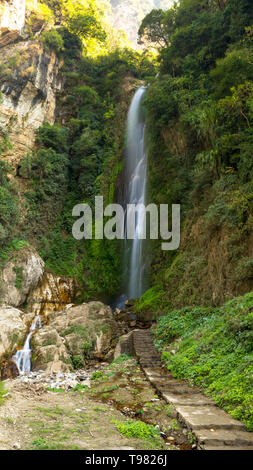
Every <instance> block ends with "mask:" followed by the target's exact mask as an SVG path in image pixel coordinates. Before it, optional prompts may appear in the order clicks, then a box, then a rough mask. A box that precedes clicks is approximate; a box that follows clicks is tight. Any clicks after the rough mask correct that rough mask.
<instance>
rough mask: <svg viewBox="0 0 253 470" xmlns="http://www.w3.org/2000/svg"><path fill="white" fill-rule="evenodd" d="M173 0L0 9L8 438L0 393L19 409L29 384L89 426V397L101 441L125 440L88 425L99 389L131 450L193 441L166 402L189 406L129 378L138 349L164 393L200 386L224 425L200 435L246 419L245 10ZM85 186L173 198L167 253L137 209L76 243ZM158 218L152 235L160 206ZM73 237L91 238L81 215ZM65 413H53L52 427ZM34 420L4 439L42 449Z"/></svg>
mask: <svg viewBox="0 0 253 470" xmlns="http://www.w3.org/2000/svg"><path fill="white" fill-rule="evenodd" d="M171 3H172V2H170V1H168V2H166V1H163V2H158V1H157V2H154V1H146V2H144V3H143V2H132V1H131V2H130V1H125V0H124V1H123V0H122V1H120V0H119V1H116V0H115V1H111V2H107V1H103V2H99V1H96V0H91V1H86V0H76V1H74V0H69V1H67V2H66V1H65V0H53V1H51V0H42V1H38V2H37V1H35V2H33V1H32V2H30V1H26V2H24V1H23V0H20V1H18V0H15V1H12V0H10V1H2V2H1V4H0V7H1V8H0V28H1V31H0V32H1V35H0V90H1V95H0V98H1V100H0V370H1V379H2V381H0V431H2V430H5V431H4V432H5V436H7V437H6V439H7V440H6V442H8V445H7V444H6V446H7V448H10V447H11V446H12V444H10V443H11V437H10V436H11V430H10V429H9V431H8V429H7V428H8V426H7V424H6V423H7V421H6V420H5V418H6V416H7V418H8V417H9V415H8V413H9V412H10V413H11V411H10V410H14V411H13V413H14V414H15V406H14V404H13V400H14V397H15V396H17V397H19V398H18V399H17V410H19V411H18V413H19V415H18V416H19V417H20V416H21V414H22V412H21V410H22V406H21V401H22V400H24V397H25V396H26V395H25V394H26V393H27V394H28V395H29V394H30V398H31V401H32V400H35V401H34V402H33V405H32V404H31V409H30V411H31V410H32V409H33V407H34V406H35V407H37V408H39V403H38V402H37V401H36V400H37V399H36V398H35V395H36V393H37V392H36V390H37V391H38V394H40V393H41V397H42V400H44V401H43V403H44V406H45V408H46V401H47V399H48V400H49V401H50V403H51V405H52V408H53V409H54V411H53V412H52V413H53V415H54V419H55V414H56V411H57V409H58V408H56V411H55V406H57V407H61V400H63V401H65V404H68V406H70V407H71V401H73V403H76V407H77V409H81V410H82V408H83V407H84V408H85V406H86V405H85V403H84V402H85V400H87V403H88V404H87V407H88V408H89V413H90V415H89V417H88V418H87V416H86V418H87V419H88V422H89V423H90V422H92V423H95V424H96V419H94V414H92V413H93V411H94V410H93V408H95V407H100V409H99V410H97V411H95V412H94V413H95V416H96V413H100V414H99V420H100V421H99V423H102V424H101V426H102V427H101V429H103V433H104V434H105V433H106V428H107V427H108V429H110V432H111V433H112V435H113V433H114V435H115V432H116V433H118V434H117V436H121V438H122V441H124V446H125V447H127V442H128V441H127V439H128V437H126V436H127V434H124V432H128V431H129V429H127V431H126V429H125V428H124V429H123V431H124V432H123V431H122V426H121V425H119V424H117V425H116V424H115V423H114V424H113V426H112V423H110V422H109V421H106V419H107V418H105V417H104V418H103V413H105V412H103V410H102V411H101V407H103V406H105V407H108V408H106V410H107V412H108V413H107V414H108V416H109V415H110V413H109V412H110V411H112V410H110V406H111V404H110V401H112V402H113V407H114V412H115V413H116V414H115V416H116V418H115V416H114V415H113V416H110V419H116V421H117V420H119V421H120V420H121V419H123V420H124V425H125V426H128V425H129V423H128V420H130V421H131V420H133V421H134V423H132V421H131V422H130V424H131V425H133V426H137V427H138V426H139V427H140V429H141V431H140V430H139V428H138V430H139V431H140V434H141V435H142V436H143V434H142V432H143V433H144V434H145V433H146V432H147V435H148V436H149V437H148V438H147V441H145V439H144V440H141V441H138V439H137V440H134V441H131V444H130V445H133V447H134V448H136V449H139V448H142V449H143V448H145V442H146V445H147V446H149V449H151V450H152V449H164V446H166V445H167V444H168V443H169V442H170V440H169V439H168V438H169V437H172V438H174V441H173V439H172V440H171V442H174V444H172V448H173V450H175V449H182V448H183V447H184V446H186V448H187V449H190V448H192V446H194V445H195V446H196V447H197V448H203V446H202V444H201V439H200V441H199V440H198V439H197V438H196V436H195V438H194V432H193V431H194V429H193V427H191V426H190V427H189V426H188V427H187V428H186V429H185V430H184V428H182V427H181V424H180V422H178V416H179V415H178V413H179V412H178V411H175V410H177V408H175V403H176V406H179V407H180V406H181V407H182V406H184V405H185V406H186V407H187V406H194V404H193V402H194V401H195V398H194V400H192V401H191V399H190V398H189V397H186V396H185V394H182V393H181V395H184V400H185V402H184V403H179V404H178V403H177V399H179V401H180V397H176V398H175V397H174V396H172V395H173V394H172V393H171V390H170V395H169V396H170V397H172V399H173V400H174V401H173V402H172V401H171V402H166V400H165V401H164V399H163V398H161V397H160V395H159V397H158V398H156V397H155V396H154V395H156V393H155V390H154V389H153V388H152V387H153V385H152V380H151V381H149V378H148V377H149V376H148V373H147V374H146V372H145V374H146V375H145V374H144V372H143V370H144V369H145V368H146V369H148V368H149V366H150V362H149V364H148V366H147V361H151V359H152V358H151V359H148V358H149V357H150V354H151V353H150V351H152V354H151V356H152V357H153V361H154V365H153V366H152V365H151V369H152V368H153V369H155V364H159V367H158V368H159V373H160V366H161V364H160V356H161V358H162V362H163V364H162V366H161V367H162V369H164V370H166V374H169V375H166V374H165V375H166V378H165V377H162V379H161V383H163V381H164V382H166V381H167V380H168V383H169V381H171V383H172V382H173V381H174V382H175V384H176V385H175V387H176V389H177V390H178V391H179V392H180V390H184V391H185V390H186V391H187V390H188V388H187V387H188V386H186V384H187V383H188V385H189V386H190V387H191V386H194V387H199V392H198V393H201V394H203V396H202V395H201V396H199V395H198V393H197V392H196V400H197V398H198V399H199V400H200V402H201V403H202V404H201V406H202V405H203V407H205V406H209V401H208V400H209V399H210V400H212V404H211V405H210V406H213V407H216V408H218V411H220V412H221V411H222V413H223V412H224V413H225V412H226V413H225V414H228V415H229V416H230V417H231V419H233V420H235V421H236V423H237V424H235V423H234V422H233V424H232V426H234V428H233V429H232V434H233V435H232V437H231V435H230V434H229V436H228V435H227V434H226V433H225V431H224V430H223V431H224V432H223V431H222V433H221V434H222V435H221V434H220V433H218V434H219V436H217V442H218V444H217V442H216V441H215V440H212V442H214V446H216V445H218V447H219V446H220V445H221V442H222V445H223V444H224V442H225V444H224V445H225V446H228V447H229V442H232V441H233V442H234V443H235V437H234V432H235V428H236V427H238V429H237V431H238V432H241V427H240V426H244V428H243V432H246V429H247V431H248V432H250V431H252V429H253V422H252V395H253V392H252V387H253V384H252V344H253V341H252V312H253V293H252V288H253V271H252V267H253V262H252V259H253V243H252V241H253V235H252V234H253V231H252V228H253V222H252V220H253V218H252V217H253V216H252V214H253V212H252V184H253V181H252V174H253V166H252V151H253V137H252V135H253V131H252V129H253V108H252V96H253V66H252V63H253V45H252V44H253V42H252V41H253V39H252V38H253V31H252V24H253V5H252V2H251V1H250V0H227V1H225V0H224V1H216V0H213V1H212V2H206V1H204V0H181V1H179V2H177V4H175V5H172V4H171ZM110 4H111V6H110ZM153 7H155V9H154V10H152V8H153ZM111 8H112V9H111ZM125 11H128V13H129V15H128V16H127V15H125V14H124V21H125V23H126V25H125V28H124V29H125V33H124V34H123V33H121V32H120V30H121V29H122V25H123V26H124V22H123V23H121V21H119V18H121V14H122V12H123V13H124V12H125ZM110 18H111V19H110ZM112 18H113V19H112ZM121 20H122V18H121ZM116 23H117V25H116ZM113 25H114V26H115V25H116V26H117V27H113ZM118 26H119V27H118ZM138 28H139V31H138V32H137V30H138ZM126 34H127V35H129V37H128V39H127V38H126ZM137 36H138V41H137ZM129 38H130V39H131V41H132V44H131V43H129ZM137 42H139V43H140V44H141V47H139V46H138V44H137ZM96 198H103V201H104V207H106V206H108V205H111V204H117V203H118V204H120V205H121V206H122V207H123V208H124V210H125V211H126V209H127V205H128V204H145V205H147V204H149V203H152V204H154V205H156V206H157V207H161V206H165V205H167V206H168V207H169V208H170V207H172V208H173V207H180V208H181V229H180V231H179V230H178V231H179V232H180V233H179V236H178V237H175V240H176V242H175V244H176V245H177V246H176V247H174V248H175V249H172V250H169V249H168V250H167V249H161V244H162V238H163V237H162V234H161V233H159V238H158V239H151V240H142V239H139V238H138V236H137V235H138V234H140V233H141V232H142V231H143V225H144V222H145V220H144V219H145V218H144V217H141V216H139V218H138V217H137V225H136V237H135V238H134V239H133V240H127V239H126V238H127V237H126V234H125V237H124V238H125V239H123V240H118V239H116V238H115V239H107V238H106V237H101V238H99V237H97V238H96V237H90V239H84V238H83V237H82V238H81V237H80V238H79V239H77V238H75V237H73V234H72V226H73V215H72V211H73V208H74V207H76V206H77V205H80V204H87V205H88V206H89V207H90V208H91V210H92V211H93V210H94V209H95V203H94V201H96ZM107 217H108V215H107ZM168 217H169V221H168V230H169V227H170V226H172V227H173V225H174V223H173V212H172V213H171V214H170V211H169V214H168ZM90 229H91V234H95V232H96V225H95V221H94V220H92V222H91V227H90ZM168 230H167V232H168ZM160 235H161V236H160ZM180 237H181V241H180V245H179V238H180ZM38 319H40V320H38ZM40 321H41V323H40ZM150 335H152V336H150ZM138 338H139V340H137V339H138ZM153 343H154V344H155V348H156V350H153ZM142 346H143V350H142ZM138 348H139V349H138ZM145 348H146V349H145ZM138 350H140V351H141V353H140V354H139V355H138V353H137V352H138ZM149 353H150V354H149ZM158 355H159V358H158ZM142 356H143V357H142ZM13 357H14V358H15V360H14V362H13ZM26 359H27V360H28V362H26ZM30 360H31V370H30ZM15 361H16V362H15ZM141 361H142V362H141ZM145 361H146V362H145ZM140 364H144V365H142V368H141V367H140ZM128 370H129V371H130V372H131V374H132V375H133V380H132V379H131V377H130V375H131V374H129V373H128ZM136 370H138V373H137V372H136V373H135V371H136ZM20 372H21V375H20V376H19V373H20ZM61 374H62V375H63V377H61ZM71 374H73V375H71ZM168 377H170V378H168ZM151 378H152V375H151ZM82 381H83V385H82ZM138 381H139V383H138ZM174 382H173V383H174ZM160 385H161V384H160ZM167 385H168V384H167V382H166V386H167ZM5 386H6V387H10V389H12V390H13V392H12V394H13V397H12V398H10V402H9V403H11V405H8V396H7V397H5V394H6V393H8V392H6V391H4V387H5ZM168 386H169V385H168ZM173 386H174V385H173ZM181 386H182V389H181V388H180V387H181ZM12 387H13V388H12ZM26 387H27V388H26ZM29 387H31V389H30V388H29ZM127 387H129V388H127ZM170 387H172V385H170ZM160 388H161V390H164V389H163V387H162V386H161V387H160ZM59 390H60V391H61V392H62V395H61V393H58V392H59ZM194 390H195V389H194ZM79 392H80V396H79V395H78V394H79ZM179 392H178V394H179V395H180V393H179ZM75 393H77V394H75ZM187 393H188V392H187ZM187 393H186V394H187ZM68 394H69V395H68ZM44 395H45V396H44ZM2 396H3V397H4V398H3V399H1V397H2ZM38 396H39V395H38ZM61 396H62V398H61ZM145 397H147V398H145ZM79 398H80V400H79ZM19 399H20V402H19ZM181 399H182V397H181ZM94 400H95V401H94ZM96 400H98V402H99V403H100V405H98V403H97V402H96ZM138 400H140V401H138ZM155 400H158V402H157V403H156V401H155ZM159 400H160V401H159ZM197 401H198V400H197ZM28 402H29V400H28ZM35 402H36V404H35ZM186 402H187V403H188V404H187V405H186V404H185V403H186ZM200 402H198V403H200ZM1 403H2V405H1ZM189 403H190V404H189ZM129 404H131V406H130V405H129ZM29 406H30V405H29V403H27V407H28V408H27V410H28V411H29ZM199 406H200V405H199ZM156 408H157V409H156ZM158 408H160V409H159V410H158ZM220 408H221V409H222V410H220ZM8 410H9V411H8ZM92 410H93V411H92ZM115 410H116V411H115ZM30 411H29V412H30ZM44 411H45V410H44ZM186 411H187V410H186ZM31 412H32V411H31ZM1 413H2V414H1ZM5 413H7V415H6V416H5ZM45 413H46V411H45ZM45 413H44V414H45ZM48 413H49V415H50V413H51V411H50V412H48ZM78 413H79V414H80V416H82V413H83V414H85V410H82V411H79V412H78ZM124 413H125V414H124ZM204 414H205V413H204ZM204 414H203V416H204ZM63 415H64V413H63V414H62V416H63ZM43 416H44V415H43ZM45 416H46V418H45ZM45 416H44V417H43V419H44V418H45V419H47V418H50V416H47V415H45ZM80 416H79V417H78V416H76V417H75V419H77V420H78V419H82V418H80ZM201 416H202V415H201ZM10 417H11V416H10ZM51 417H52V416H51ZM72 418H73V416H72V417H71V416H70V411H68V412H66V416H65V417H63V421H64V420H65V421H64V422H65V425H66V427H67V426H68V420H70V419H72ZM86 418H85V419H86ZM13 419H14V418H13ZM15 419H16V418H15ZM29 419H30V418H29ZM108 419H109V418H108ZM227 419H229V418H227ZM24 420H25V417H24ZM103 420H104V421H103ZM203 420H204V417H203ZM21 421H22V420H21ZM179 421H180V420H179ZM29 423H30V422H29ZM57 423H58V421H57ZM136 423H137V424H136ZM140 423H141V424H140ZM150 423H151V424H150ZM168 423H169V424H168ZM238 423H239V424H238ZM8 424H10V423H8ZM77 424H78V426H79V425H80V422H79V423H77V422H75V425H77ZM149 424H150V425H151V426H152V427H151V428H149V427H145V426H144V428H145V429H144V428H142V427H141V426H143V425H146V426H148V425H149ZM157 424H158V425H160V428H159V429H160V430H161V433H163V432H164V433H165V438H164V439H162V438H161V435H162V434H159V433H158V434H159V435H158V434H157V432H156V430H155V426H156V425H157ZM5 425H6V426H7V427H6V426H5ZM57 425H58V424H57ZM202 425H203V426H204V427H203V429H206V428H205V426H207V425H204V424H203V423H200V426H202ZM25 426H26V427H27V429H30V428H31V429H34V427H33V426H30V424H29V425H28V422H26V424H25ZM34 426H35V427H36V425H34ZM43 426H45V429H46V430H47V429H48V428H47V427H46V423H45V422H44V425H43ZM59 426H60V425H59ZM103 426H104V427H103ZM129 426H130V425H129ZM173 426H174V427H173ZM208 426H209V425H208ZM208 426H207V427H208ZM165 428H166V432H165V431H164V429H165ZM209 428H210V426H209V427H208V430H210V429H209ZM239 428H240V429H239ZM25 429H26V428H25ZM36 429H37V428H36ZM43 429H44V428H43ZM55 429H56V428H55ZM75 429H76V434H75V435H74V437H73V442H72V441H71V442H72V443H73V446H79V445H81V448H85V445H86V444H85V442H86V441H85V439H86V438H87V439H88V441H89V439H90V441H89V448H92V436H91V435H90V434H89V432H88V431H87V430H86V431H87V435H85V436H86V437H85V438H84V437H82V440H81V444H80V442H78V439H77V437H76V436H77V435H78V432H77V428H75ZM131 429H132V428H131ZM143 429H144V430H143ZM168 429H169V431H168ZM224 429H225V428H224ZM46 430H45V435H46V437H45V440H43V439H44V437H43V436H42V435H39V433H38V434H36V438H34V439H32V438H31V439H30V437H24V438H23V439H24V440H23V441H22V443H21V444H20V445H22V446H23V447H22V448H25V446H28V447H29V448H33V449H34V448H39V449H41V448H43V446H44V447H47V446H49V442H50V439H51V437H52V436H51V434H50V433H51V432H53V431H52V428H50V432H49V431H46ZM78 430H79V432H80V435H82V436H84V434H82V433H84V427H82V426H81V425H80V427H78ZM96 430H97V428H95V430H94V428H92V431H91V432H93V433H94V432H98V431H96ZM183 430H184V432H183ZM13 431H14V432H16V431H15V426H14V427H13ZM18 431H19V432H18ZM58 431H59V433H61V435H63V436H64V433H63V432H62V431H61V430H60V429H58ZM86 431H85V432H86ZM197 431H199V429H198V430H197ZM29 432H30V431H29ZM47 432H48V433H47ZM54 432H55V430H54ZM129 432H132V431H129ZM191 432H193V437H192V436H190V434H189V433H191ZM215 432H216V431H215ZM99 433H100V431H99V432H98V434H99ZM166 433H167V434H166ZM28 434H29V433H28ZM204 434H205V433H203V435H204ZM16 435H17V436H18V435H22V429H21V428H19V429H18V430H17V432H16ZM68 435H69V434H68ZM145 435H146V434H145ZM24 436H25V434H24ZM27 436H28V435H27ZM53 436H54V438H53V440H54V439H56V434H53ZM99 436H100V437H99V439H101V441H99V440H98V441H97V446H98V448H102V447H101V446H103V445H107V446H109V447H110V446H111V447H114V446H116V447H117V445H118V444H117V439H116V442H114V441H113V438H112V437H110V438H109V437H108V442H109V444H108V443H107V444H106V443H105V439H104V437H103V436H102V434H99ZM123 436H124V437H123ZM150 436H151V437H150ZM224 436H225V437H224ZM243 436H244V437H245V435H244V434H243V435H242V436H241V437H243ZM239 437H240V436H239ZM239 437H238V439H239ZM209 438H210V436H209V437H208V439H209ZM230 438H231V439H232V440H230ZM29 439H30V440H29ZM134 439H135V438H134ZM166 439H168V441H166ZM191 439H192V440H193V441H192V443H191V442H190V441H191ZM194 439H195V440H194ZM203 439H207V437H206V435H204V437H203ZM243 439H244V438H243ZM243 439H241V440H240V439H239V441H238V442H239V443H240V446H241V445H242V446H243V447H249V442H250V441H249V440H247V439H246V438H245V440H243ZM31 442H35V444H30V443H31ZM106 442H107V441H106ZM138 442H139V444H138ZM140 442H141V443H140ZM209 442H210V441H209ZM242 442H243V443H242ZM245 442H246V444H245ZM55 445H56V444H55ZM122 445H123V444H122ZM138 445H139V446H140V447H138ZM173 445H174V447H173ZM203 445H204V444H203ZM233 445H234V444H233ZM59 446H60V449H63V448H65V446H67V444H66V442H65V443H64V440H63V441H62V440H61V441H60V444H59ZM152 446H153V447H152ZM201 446H202V447H201ZM210 446H211V444H210Z"/></svg>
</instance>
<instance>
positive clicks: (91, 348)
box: [32, 302, 121, 372]
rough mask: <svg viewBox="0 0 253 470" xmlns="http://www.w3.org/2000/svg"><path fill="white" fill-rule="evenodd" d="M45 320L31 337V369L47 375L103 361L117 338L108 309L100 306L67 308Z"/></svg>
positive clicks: (114, 323)
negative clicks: (33, 368)
mask: <svg viewBox="0 0 253 470" xmlns="http://www.w3.org/2000/svg"><path fill="white" fill-rule="evenodd" d="M47 320H48V325H47V326H46V327H43V328H42V329H41V330H39V331H37V332H36V333H35V335H34V337H33V340H32V347H33V357H34V365H35V367H39V368H40V369H46V370H50V372H52V371H57V372H58V371H59V370H61V371H66V370H68V368H70V367H71V366H72V367H74V368H75V367H82V366H83V365H84V363H85V361H86V362H87V361H89V360H94V359H98V360H104V359H105V358H106V357H109V356H110V354H109V355H108V353H109V352H110V351H111V349H112V348H114V347H115V345H116V342H117V338H118V337H119V336H120V334H121V333H120V331H119V327H118V324H117V322H116V321H115V319H114V317H113V313H112V310H111V308H110V307H108V306H106V305H104V304H103V303H101V302H89V303H84V304H81V305H77V306H70V307H68V308H66V309H65V310H63V311H62V312H52V313H51V314H49V315H48V317H47Z"/></svg>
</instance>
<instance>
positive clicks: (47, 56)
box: [0, 41, 61, 168]
mask: <svg viewBox="0 0 253 470" xmlns="http://www.w3.org/2000/svg"><path fill="white" fill-rule="evenodd" d="M0 60H1V62H2V71H1V72H2V73H1V77H0V85H1V93H2V103H1V105H0V126H1V131H2V132H4V133H7V134H8V136H9V139H10V142H11V148H10V149H9V150H7V151H6V152H5V154H4V157H5V159H6V160H8V161H9V162H10V163H11V164H12V166H13V167H14V168H15V167H16V166H17V164H18V162H19V160H20V158H21V157H22V156H24V155H25V154H26V153H27V151H28V150H30V149H31V148H32V146H33V144H34V140H35V131H36V129H38V127H40V126H41V125H42V124H43V122H45V121H48V122H49V123H51V124H53V123H54V118H55V107H56V92H57V91H58V90H59V89H60V88H61V79H60V77H59V70H60V63H59V60H58V59H57V57H56V55H55V53H54V52H46V51H44V50H43V48H42V47H41V46H40V44H38V43H36V42H32V41H21V42H19V43H18V44H11V45H8V46H6V47H4V48H2V49H0Z"/></svg>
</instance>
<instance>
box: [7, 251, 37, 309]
mask: <svg viewBox="0 0 253 470" xmlns="http://www.w3.org/2000/svg"><path fill="white" fill-rule="evenodd" d="M44 267H45V263H44V261H43V260H42V258H41V257H40V256H39V255H38V253H36V251H35V250H34V249H33V248H32V247H30V246H25V247H23V248H22V249H21V250H18V251H16V252H15V257H14V256H13V257H12V259H10V260H9V261H8V262H7V263H6V264H5V266H4V268H3V270H2V272H1V273H0V280H1V290H0V303H1V304H5V305H11V306H13V307H19V306H21V305H22V304H23V303H24V302H25V301H26V299H27V296H28V294H29V293H30V292H31V291H32V290H33V289H35V288H36V287H37V285H38V283H39V281H40V280H41V278H42V276H43V273H44Z"/></svg>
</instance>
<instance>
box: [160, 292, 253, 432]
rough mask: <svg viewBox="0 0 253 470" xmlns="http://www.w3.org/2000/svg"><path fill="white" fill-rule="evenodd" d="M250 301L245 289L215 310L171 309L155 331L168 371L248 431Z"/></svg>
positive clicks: (251, 423)
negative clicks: (200, 391)
mask: <svg viewBox="0 0 253 470" xmlns="http://www.w3.org/2000/svg"><path fill="white" fill-rule="evenodd" d="M252 302H253V294H252V293H249V294H246V295H245V296H243V297H238V298H235V299H233V300H231V301H229V302H227V303H226V304H225V305H224V306H222V307H219V308H212V307H209V308H204V307H185V308H183V309H180V310H174V311H172V312H169V313H168V314H167V315H166V316H163V317H161V318H159V321H158V324H157V327H156V329H155V330H154V336H155V341H156V346H157V347H158V348H159V349H160V350H161V351H163V355H162V357H163V359H164V361H166V364H167V367H168V369H169V370H171V371H172V373H173V375H174V376H175V377H177V378H182V379H187V380H189V381H191V382H193V383H195V384H197V385H199V386H201V387H202V388H203V389H204V391H205V392H206V393H207V395H209V396H211V397H212V398H213V399H214V400H215V401H216V403H217V404H218V405H219V406H221V407H222V408H224V409H225V410H226V411H227V412H228V413H230V414H231V416H233V417H234V418H236V419H240V420H242V421H243V422H244V423H245V424H246V425H247V427H248V429H249V430H251V431H252V430H253V409H252V392H253V390H252V386H253V383H252V372H253V368H252V361H253V354H252V352H253V351H252V344H253V342H252V339H253V338H252V326H253V316H252V305H253V303H252ZM178 338H180V342H178V341H177V339H178ZM172 350H175V351H176V353H175V351H173V353H172V352H171V351H172Z"/></svg>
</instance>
